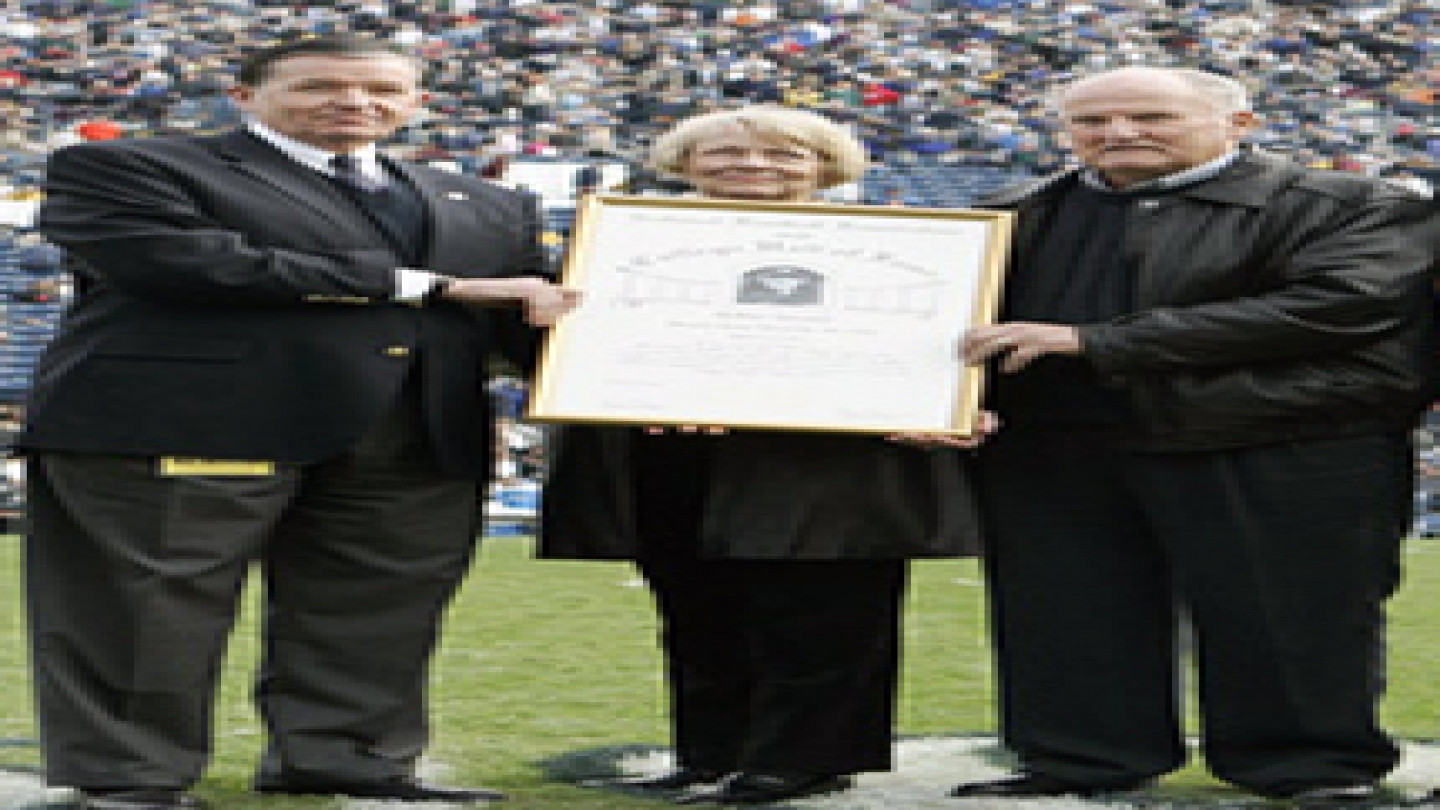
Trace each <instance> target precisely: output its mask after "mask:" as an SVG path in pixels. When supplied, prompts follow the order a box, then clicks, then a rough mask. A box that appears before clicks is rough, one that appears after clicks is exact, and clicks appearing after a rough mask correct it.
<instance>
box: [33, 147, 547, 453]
mask: <svg viewBox="0 0 1440 810" xmlns="http://www.w3.org/2000/svg"><path fill="white" fill-rule="evenodd" d="M388 165H389V167H390V169H391V171H392V173H399V174H401V175H403V176H404V177H405V178H406V179H408V181H409V182H410V183H411V184H413V185H414V187H415V188H416V189H417V190H418V191H419V193H420V194H421V196H422V197H423V198H424V199H425V201H426V204H427V206H428V217H429V234H428V243H427V247H426V260H425V262H424V265H423V267H424V269H428V270H433V271H435V272H438V273H443V274H446V275H454V276H471V277H489V276H509V275H526V274H530V275H535V274H541V273H542V272H543V270H542V262H543V259H542V256H543V253H542V251H541V248H540V245H539V240H538V236H539V227H540V223H539V215H538V209H537V207H536V205H535V202H534V200H533V198H532V197H530V196H529V195H524V194H520V193H517V192H513V191H510V190H508V189H504V188H501V187H498V186H495V185H492V184H489V183H486V182H484V181H480V180H477V179H473V178H467V177H463V176H459V175H455V174H450V173H446V172H441V171H436V170H432V169H429V168H424V167H417V166H409V165H405V164H400V163H389V164H388ZM40 228H41V230H42V231H43V232H44V234H45V235H46V236H47V237H48V238H49V239H50V240H52V241H53V242H55V243H56V244H58V245H60V246H62V247H64V248H65V249H66V250H67V251H68V253H69V256H70V260H71V265H72V270H73V272H74V273H75V275H76V282H77V283H76V300H75V303H74V306H73V307H72V309H71V311H70V312H69V313H68V314H67V315H66V317H65V319H64V321H63V322H62V325H61V329H60V332H59V335H58V336H57V338H56V339H55V341H54V343H53V344H52V345H51V346H50V347H49V349H48V351H47V352H46V353H45V355H44V356H43V358H42V359H41V361H40V364H39V367H38V369H37V371H36V375H35V386H34V390H33V392H32V396H31V401H30V405H29V424H28V427H27V429H26V431H25V433H24V434H23V436H22V437H21V438H20V440H19V442H18V444H19V446H21V447H22V448H25V449H31V450H36V449H39V450H60V451H80V452H91V453H120V454H140V455H180V456H198V457H206V458H243V459H266V460H276V461H286V462H302V463H303V462H312V461H316V460H319V459H322V458H325V457H328V456H332V455H335V454H337V453H339V452H340V451H342V450H343V449H345V448H346V447H347V446H349V445H350V444H351V443H352V442H354V441H355V439H356V438H358V437H359V436H360V434H361V433H362V432H363V431H364V430H365V429H366V428H367V427H368V426H369V425H370V424H371V423H372V422H373V421H374V419H375V418H376V417H377V416H378V415H379V414H380V413H381V411H382V409H383V408H384V407H385V406H386V405H387V403H388V402H390V401H391V399H392V398H393V396H394V394H395V392H396V391H397V390H398V388H399V386H400V384H401V382H402V380H403V379H404V378H405V375H406V374H407V373H408V372H409V370H410V369H411V368H412V366H413V367H414V368H415V369H416V370H417V372H418V374H419V378H420V381H421V386H422V388H421V390H422V392H423V404H424V409H425V414H426V420H427V424H428V426H429V430H430V433H431V435H432V437H433V441H434V445H435V448H436V450H437V455H438V457H439V459H440V462H441V464H442V467H444V468H445V469H446V470H448V471H450V472H454V473H457V474H476V473H483V472H484V471H485V470H486V469H488V466H487V465H488V455H489V450H490V443H491V440H490V416H489V408H488V407H487V404H486V401H485V394H484V390H483V384H484V376H485V374H484V367H485V360H486V356H487V354H489V353H490V352H491V351H492V349H495V348H501V349H503V350H505V352H506V354H507V355H508V356H509V358H510V359H511V360H512V361H513V362H516V363H518V364H520V365H525V364H527V363H528V359H529V357H528V355H529V353H530V350H531V349H532V348H533V333H532V332H531V330H529V329H527V328H525V327H524V326H523V324H522V323H521V321H520V320H519V314H518V312H516V311H514V310H505V309H492V310H474V309H466V308H462V307H460V306H458V305H451V304H440V305H429V306H423V307H416V306H410V305H406V304H400V303H395V302H393V301H391V300H390V298H391V296H392V294H393V287H394V269H395V268H396V267H397V266H401V265H403V264H404V263H403V262H402V261H401V260H400V258H399V257H397V256H396V255H395V254H394V253H393V252H392V250H391V248H389V247H388V246H387V243H386V241H385V239H384V238H383V236H382V235H381V234H380V232H379V231H378V230H377V229H376V228H375V227H374V226H373V225H371V223H370V221H369V220H368V219H367V218H366V217H365V216H364V214H363V213H362V212H361V210H360V209H359V208H358V207H357V206H356V205H355V204H354V203H352V202H351V201H350V200H349V199H347V198H346V197H345V195H344V194H343V193H341V192H340V190H339V189H338V188H336V187H335V186H334V184H333V183H332V182H331V181H330V180H328V179H327V178H325V177H324V176H322V175H320V174H319V173H317V172H314V171H311V170H309V169H307V168H305V167H303V166H301V165H299V164H297V163H295V162H293V161H292V160H290V159H289V158H287V157H286V156H285V155H283V154H282V153H280V152H279V151H278V150H276V149H274V148H272V147H271V146H269V145H268V144H266V143H264V142H263V141H261V140H259V139H258V138H255V137H254V136H251V135H249V134H247V133H245V132H241V131H236V132H231V133H227V134H224V135H220V136H215V137H187V138H162V139H150V140H121V141H108V142H103V143H90V144H82V145H78V146H74V147H70V148H67V149H63V150H60V151H59V152H57V153H55V154H54V155H53V156H52V158H51V161H50V167H49V176H48V181H47V198H46V201H45V203H44V205H43V206H42V208H41V213H40Z"/></svg>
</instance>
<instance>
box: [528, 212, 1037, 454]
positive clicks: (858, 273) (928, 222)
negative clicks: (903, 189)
mask: <svg viewBox="0 0 1440 810" xmlns="http://www.w3.org/2000/svg"><path fill="white" fill-rule="evenodd" d="M1011 222H1012V215H1011V214H1009V213H1007V212H998V211H976V210H965V209H957V210H950V209H922V208H894V207H876V206H860V205H827V204H818V203H750V202H738V201H730V200H709V199H692V198H675V197H631V196H621V195H598V196H591V197H588V198H586V199H585V201H584V203H583V204H582V207H581V209H580V211H579V216H578V218H577V220H576V227H575V231H574V234H573V237H572V242H571V245H570V252H569V255H568V257H567V260H566V263H565V269H564V274H563V281H564V283H565V284H566V285H568V286H572V287H575V288H578V289H580V290H581V291H582V292H583V295H584V298H583V300H582V302H581V304H580V306H579V308H578V309H576V310H575V311H573V312H571V313H570V314H568V315H566V316H565V317H563V318H562V319H561V321H560V323H559V325H558V326H556V327H555V328H554V329H553V330H552V331H551V333H550V335H549V338H548V340H547V341H546V345H545V348H544V351H543V354H542V356H541V363H540V367H539V372H538V374H537V377H536V380H535V385H534V388H533V391H532V396H531V403H530V412H529V418H531V419H534V420H537V421H542V422H590V423H614V424H635V425H706V426H723V427H731V428H757V429H774V430H813V431H834V432H855V433H880V434H884V433H895V432H927V433H951V434H968V433H972V432H973V431H974V428H975V422H976V417H977V412H978V407H979V399H980V391H981V385H982V379H981V370H980V369H979V368H977V367H971V366H965V365H963V364H962V362H961V360H960V359H959V341H960V338H961V336H962V335H963V334H964V332H965V330H966V329H967V328H969V327H971V326H973V325H978V324H983V323H989V322H990V321H991V320H992V319H993V318H994V313H995V308H996V304H997V300H998V297H999V290H1000V282H1001V274H1002V268H1003V266H1004V263H1005V257H1006V252H1007V249H1008V246H1009V239H1010V230H1011Z"/></svg>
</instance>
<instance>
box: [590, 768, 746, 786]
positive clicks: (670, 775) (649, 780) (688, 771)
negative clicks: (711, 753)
mask: <svg viewBox="0 0 1440 810" xmlns="http://www.w3.org/2000/svg"><path fill="white" fill-rule="evenodd" d="M724 778H725V772H724V771H712V770H710V769H708V768H676V769H675V770H673V771H667V772H665V773H662V774H659V775H658V776H632V777H626V778H623V779H611V780H608V781H607V782H605V784H607V785H612V786H615V787H624V788H634V789H636V790H657V791H659V790H683V789H685V788H689V787H695V786H696V785H708V784H710V783H712V782H719V781H720V780H721V779H724Z"/></svg>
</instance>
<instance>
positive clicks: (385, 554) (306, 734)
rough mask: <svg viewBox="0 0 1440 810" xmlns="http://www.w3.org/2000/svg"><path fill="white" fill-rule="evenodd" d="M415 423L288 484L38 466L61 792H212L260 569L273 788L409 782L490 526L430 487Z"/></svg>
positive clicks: (37, 659) (31, 544)
mask: <svg viewBox="0 0 1440 810" xmlns="http://www.w3.org/2000/svg"><path fill="white" fill-rule="evenodd" d="M407 388H408V387H407ZM407 393H409V394H413V391H408V392H407ZM414 405H415V403H414V398H413V396H402V397H401V398H400V400H399V401H397V403H396V407H395V408H394V409H392V411H391V412H389V413H387V414H386V415H385V416H384V417H383V418H382V419H381V420H380V421H379V422H378V423H377V424H376V426H375V428H374V429H373V430H372V431H371V432H370V433H369V434H367V435H366V436H365V437H363V438H362V439H361V440H360V441H359V442H358V443H357V444H356V446H355V447H353V448H352V449H351V450H350V451H349V452H348V453H346V454H345V455H343V456H341V457H338V458H335V459H331V460H328V461H325V462H321V463H317V464H309V465H280V466H279V467H278V469H277V470H276V471H275V473H274V474H273V475H265V476H257V477H216V476H204V475H183V476H165V475H161V474H157V463H156V459H150V458H142V457H128V456H105V455H93V454H81V453H38V454H36V455H35V456H34V457H33V458H32V460H31V462H30V472H29V474H30V507H31V517H32V523H31V533H30V536H29V538H28V542H27V546H26V558H27V559H26V567H27V598H28V603H29V607H30V616H31V634H32V644H33V659H34V664H33V666H34V673H35V693H36V701H37V706H38V719H39V724H40V732H41V741H42V745H43V749H44V755H45V763H46V775H47V778H48V780H49V782H50V783H51V784H54V785H64V786H71V787H79V788H90V789H96V788H114V787H154V788H185V787H187V786H189V785H190V784H192V783H194V782H195V781H196V780H197V779H198V778H199V777H200V775H201V773H202V771H203V769H204V767H205V765H206V763H207V761H208V759H209V755H210V751H211V742H212V741H211V736H212V723H211V715H212V704H213V701H214V695H215V688H216V683H217V679H218V675H219V671H220V665H221V659H222V656H223V654H224V649H225V643H226V639H227V637H228V635H229V632H230V629H231V626H232V624H233V622H234V618H235V612H236V607H237V603H238V599H239V596H240V593H241V590H242V586H243V583H244V581H245V578H246V574H247V572H248V571H249V569H250V567H251V565H252V563H258V564H259V566H260V568H261V570H262V573H263V575H264V579H265V589H266V602H265V616H264V628H263V632H264V652H263V656H264V658H263V661H262V662H261V670H260V676H259V681H258V684H257V687H256V699H257V702H258V704H259V707H260V711H261V713H262V715H263V717H264V720H265V723H266V726H267V730H268V732H269V735H270V746H269V750H268V751H267V753H266V757H265V762H264V763H263V764H262V768H261V775H260V779H261V780H262V781H264V780H266V779H269V778H273V777H275V776H276V775H277V774H279V773H281V772H294V773H301V774H313V775H316V776H319V777H321V778H334V779H353V780H365V779H384V778H389V777H393V776H401V775H406V774H409V773H410V772H411V771H412V769H413V767H414V764H415V761H416V759H417V758H418V757H419V755H420V753H421V751H422V750H423V748H424V746H425V743H426V740H427V728H428V724H427V717H426V703H425V685H426V674H427V668H428V662H429V658H430V654H431V652H432V651H433V648H434V646H435V641H436V634H437V629H438V625H439V621H440V615H441V612H442V610H443V608H444V606H445V605H446V603H447V602H448V600H449V599H450V597H451V595H452V594H453V592H454V591H455V588H456V587H457V585H458V584H459V582H460V581H461V578H462V577H463V576H464V574H465V572H466V570H467V569H468V566H469V562H470V559H471V554H472V549H473V545H474V537H475V529H476V523H477V519H476V509H475V491H476V483H475V482H474V481H473V480H471V479H455V478H449V477H445V476H442V475H440V474H439V473H437V472H436V471H435V469H434V466H433V463H432V462H431V461H430V460H429V454H428V449H427V448H428V444H427V443H426V440H425V439H424V436H423V432H422V431H421V429H420V424H419V422H418V416H417V414H416V413H415V409H414Z"/></svg>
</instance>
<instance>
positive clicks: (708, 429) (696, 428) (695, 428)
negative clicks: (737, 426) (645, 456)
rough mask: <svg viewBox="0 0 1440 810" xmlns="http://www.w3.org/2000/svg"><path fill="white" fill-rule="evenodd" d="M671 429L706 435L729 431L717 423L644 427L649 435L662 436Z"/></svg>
mask: <svg viewBox="0 0 1440 810" xmlns="http://www.w3.org/2000/svg"><path fill="white" fill-rule="evenodd" d="M672 430H673V431H674V432H676V433H685V434H695V433H702V434H704V435H706V436H723V435H725V434H726V433H729V432H730V428H727V427H719V426H717V425H674V426H667V425H649V426H647V427H646V428H645V432H646V433H648V434H650V435H651V436H663V435H665V434H666V433H668V432H670V431H672Z"/></svg>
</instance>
